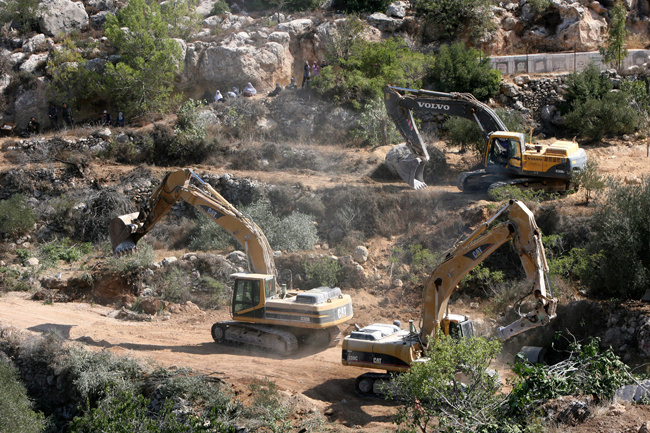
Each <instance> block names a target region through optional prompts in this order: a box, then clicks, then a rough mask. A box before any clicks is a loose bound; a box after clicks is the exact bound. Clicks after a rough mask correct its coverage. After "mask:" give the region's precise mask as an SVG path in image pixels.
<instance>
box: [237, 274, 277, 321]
mask: <svg viewBox="0 0 650 433" xmlns="http://www.w3.org/2000/svg"><path fill="white" fill-rule="evenodd" d="M233 276H234V277H235V284H234V287H233V294H232V316H233V318H236V317H238V316H240V317H248V318H249V317H263V316H264V304H265V302H266V300H267V299H270V298H272V297H273V296H275V278H274V277H273V275H264V274H241V273H240V274H233Z"/></svg>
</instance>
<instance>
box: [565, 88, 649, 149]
mask: <svg viewBox="0 0 650 433" xmlns="http://www.w3.org/2000/svg"><path fill="white" fill-rule="evenodd" d="M564 120H565V124H566V126H567V127H568V128H570V129H573V130H575V131H577V132H578V133H580V134H581V135H583V136H585V137H586V138H589V139H591V140H594V141H596V140H600V139H601V138H603V137H604V136H610V135H612V136H617V135H623V134H631V133H634V132H635V131H636V129H637V128H639V126H640V123H641V120H642V117H641V116H640V115H639V112H638V110H637V109H636V108H635V107H633V106H631V105H630V104H629V95H628V94H626V93H625V92H609V93H607V94H605V95H604V96H603V97H602V98H601V99H598V98H587V99H586V100H585V101H584V102H580V101H576V102H575V103H574V104H573V105H572V107H571V111H570V112H569V113H567V114H566V115H565V116H564Z"/></svg>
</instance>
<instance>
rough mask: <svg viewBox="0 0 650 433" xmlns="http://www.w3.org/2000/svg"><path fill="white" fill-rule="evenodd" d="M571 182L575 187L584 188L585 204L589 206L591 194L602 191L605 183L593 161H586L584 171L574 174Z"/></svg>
mask: <svg viewBox="0 0 650 433" xmlns="http://www.w3.org/2000/svg"><path fill="white" fill-rule="evenodd" d="M571 180H572V181H573V183H575V184H576V186H578V187H582V188H584V190H585V191H586V203H587V204H589V199H590V198H591V193H592V192H595V191H600V190H602V189H603V188H604V187H605V183H606V182H605V179H604V178H603V177H602V176H601V175H600V173H599V171H598V163H597V162H596V161H595V160H593V159H590V160H588V161H587V165H586V166H585V168H584V169H582V170H581V171H579V172H577V173H574V174H573V177H572V178H571Z"/></svg>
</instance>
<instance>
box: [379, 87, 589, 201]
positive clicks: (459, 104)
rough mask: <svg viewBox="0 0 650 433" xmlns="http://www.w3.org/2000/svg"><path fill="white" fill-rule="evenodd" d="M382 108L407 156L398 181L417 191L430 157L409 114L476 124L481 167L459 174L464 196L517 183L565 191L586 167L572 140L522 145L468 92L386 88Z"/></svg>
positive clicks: (522, 138)
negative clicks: (482, 141)
mask: <svg viewBox="0 0 650 433" xmlns="http://www.w3.org/2000/svg"><path fill="white" fill-rule="evenodd" d="M384 104H385V106H386V111H387V113H388V116H389V117H390V118H391V119H392V120H393V122H394V123H395V126H397V129H398V130H399V131H400V133H401V134H402V136H403V137H404V139H405V140H406V145H407V147H408V148H409V150H410V151H411V154H410V155H409V156H408V157H407V158H406V159H404V160H402V161H401V162H400V163H399V164H398V167H397V171H398V173H399V175H400V177H401V178H402V179H403V180H404V181H406V182H407V183H408V184H409V185H410V186H411V187H413V188H415V189H422V188H426V187H427V184H426V183H425V181H424V176H423V174H424V166H425V165H426V163H427V161H428V160H429V154H428V152H427V149H426V146H425V145H424V142H423V141H422V137H421V136H420V132H419V131H418V128H417V125H416V122H415V120H414V119H413V112H414V111H420V112H426V113H432V114H444V115H448V116H458V117H463V118H466V119H470V120H473V121H475V122H476V123H477V124H478V126H479V128H480V129H481V131H482V132H483V136H484V137H485V140H486V146H485V151H484V153H483V155H482V165H483V168H481V169H480V170H476V171H470V172H465V173H461V174H460V176H459V177H458V180H457V186H458V188H459V189H460V190H461V191H463V192H471V191H477V190H488V191H489V190H491V189H494V188H498V187H502V186H506V185H516V186H518V187H520V188H530V189H538V190H545V191H548V192H563V191H566V190H568V189H571V188H572V187H573V184H572V183H571V177H572V176H573V175H574V174H575V173H576V172H577V171H580V170H584V168H585V166H586V164H587V154H586V153H585V150H584V149H581V148H580V147H578V143H575V142H573V141H556V142H554V143H552V144H550V145H541V144H535V145H531V144H528V143H526V137H525V135H524V134H522V133H519V132H509V131H508V128H507V127H506V125H505V124H504V123H503V121H502V120H501V119H500V118H499V116H498V115H497V113H496V112H495V111H494V110H492V109H491V108H490V107H488V106H487V105H485V104H483V103H481V102H479V101H478V100H477V99H476V98H474V96H473V95H471V94H469V93H443V92H434V91H431V90H415V89H408V88H402V87H394V86H386V87H385V88H384Z"/></svg>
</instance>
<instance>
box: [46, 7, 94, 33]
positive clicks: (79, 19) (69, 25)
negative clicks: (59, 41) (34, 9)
mask: <svg viewBox="0 0 650 433" xmlns="http://www.w3.org/2000/svg"><path fill="white" fill-rule="evenodd" d="M41 6H42V7H43V13H42V15H41V17H40V19H39V26H40V28H41V31H42V32H43V33H45V34H46V35H48V36H55V37H58V36H61V35H67V34H70V33H73V32H79V31H81V30H83V29H84V28H86V27H88V23H89V19H88V14H87V13H86V9H85V8H84V5H83V3H82V2H73V1H70V0H46V1H44V2H42V3H41Z"/></svg>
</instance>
